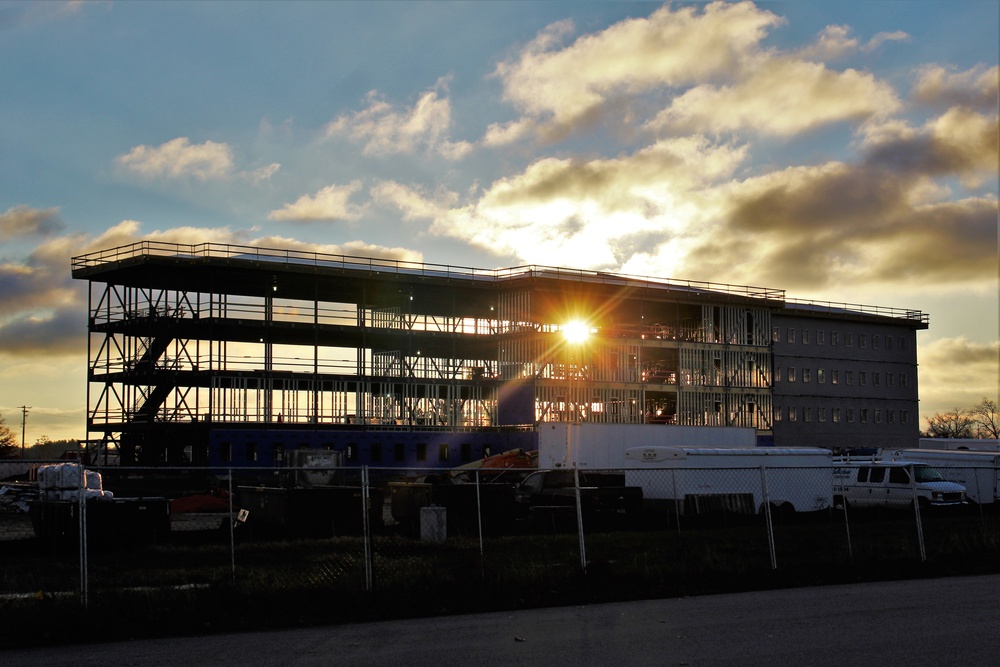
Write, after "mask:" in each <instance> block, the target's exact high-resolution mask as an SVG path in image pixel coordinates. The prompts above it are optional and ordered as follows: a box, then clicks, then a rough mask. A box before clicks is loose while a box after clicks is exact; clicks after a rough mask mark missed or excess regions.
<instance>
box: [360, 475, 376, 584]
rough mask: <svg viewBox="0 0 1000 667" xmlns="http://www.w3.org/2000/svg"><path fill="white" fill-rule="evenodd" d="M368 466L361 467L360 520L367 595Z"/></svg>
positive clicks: (369, 551)
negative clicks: (362, 529)
mask: <svg viewBox="0 0 1000 667" xmlns="http://www.w3.org/2000/svg"><path fill="white" fill-rule="evenodd" d="M368 496H369V492H368V466H361V520H362V523H363V524H364V538H363V539H364V542H365V590H366V591H368V592H369V593H371V592H372V589H373V585H372V579H373V577H372V569H373V563H372V546H371V539H372V534H371V528H370V527H369V525H368V521H369V516H368Z"/></svg>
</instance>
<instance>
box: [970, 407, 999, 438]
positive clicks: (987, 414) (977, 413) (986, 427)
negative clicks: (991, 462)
mask: <svg viewBox="0 0 1000 667" xmlns="http://www.w3.org/2000/svg"><path fill="white" fill-rule="evenodd" d="M969 413H970V415H971V417H972V423H973V430H974V432H975V437H977V438H993V439H997V438H1000V415H998V414H997V402H996V401H993V400H990V399H988V398H984V399H983V400H982V401H981V402H980V403H979V405H977V406H975V407H974V408H972V409H971V410H970V411H969Z"/></svg>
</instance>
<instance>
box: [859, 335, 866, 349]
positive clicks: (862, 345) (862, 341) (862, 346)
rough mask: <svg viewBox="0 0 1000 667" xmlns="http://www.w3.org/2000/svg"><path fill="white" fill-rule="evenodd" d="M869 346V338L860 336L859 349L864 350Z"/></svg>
mask: <svg viewBox="0 0 1000 667" xmlns="http://www.w3.org/2000/svg"><path fill="white" fill-rule="evenodd" d="M867 345H868V338H867V337H866V336H865V335H864V334H858V347H861V348H864V347H866V346H867Z"/></svg>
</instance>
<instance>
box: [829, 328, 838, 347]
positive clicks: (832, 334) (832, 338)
mask: <svg viewBox="0 0 1000 667" xmlns="http://www.w3.org/2000/svg"><path fill="white" fill-rule="evenodd" d="M839 344H840V332H839V331H831V332H830V345H839Z"/></svg>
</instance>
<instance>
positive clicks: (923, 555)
mask: <svg viewBox="0 0 1000 667" xmlns="http://www.w3.org/2000/svg"><path fill="white" fill-rule="evenodd" d="M906 468H907V471H908V472H909V473H910V489H911V490H912V491H913V514H914V516H915V517H916V520H917V544H918V545H919V546H920V562H921V563H925V562H927V550H926V548H925V547H924V523H923V521H921V519H920V498H918V497H917V474H916V470H914V467H913V464H912V463H911V464H910V465H908V466H906Z"/></svg>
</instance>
